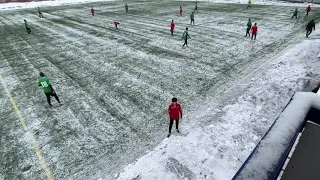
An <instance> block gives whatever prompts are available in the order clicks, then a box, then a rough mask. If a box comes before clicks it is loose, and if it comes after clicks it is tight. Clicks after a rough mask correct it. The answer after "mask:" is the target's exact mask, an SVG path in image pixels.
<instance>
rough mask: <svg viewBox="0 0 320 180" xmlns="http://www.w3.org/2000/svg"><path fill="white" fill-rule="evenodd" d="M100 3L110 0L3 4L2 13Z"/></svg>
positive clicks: (63, 0) (57, 0) (68, 0)
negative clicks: (3, 11)
mask: <svg viewBox="0 0 320 180" xmlns="http://www.w3.org/2000/svg"><path fill="white" fill-rule="evenodd" d="M100 1H110V0H54V1H37V2H24V3H1V4H0V11H1V10H13V9H25V8H36V7H43V6H60V5H69V4H81V3H92V2H100Z"/></svg>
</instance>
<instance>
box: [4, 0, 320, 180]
mask: <svg viewBox="0 0 320 180" xmlns="http://www.w3.org/2000/svg"><path fill="white" fill-rule="evenodd" d="M128 5H129V13H128V14H126V13H125V9H124V3H123V2H104V3H94V4H80V5H68V6H57V7H47V8H46V7H43V8H42V11H43V15H44V17H45V18H43V19H40V18H38V16H37V10H36V9H25V10H17V11H4V12H1V13H0V73H1V75H2V78H1V82H2V83H1V84H0V92H1V93H0V104H1V109H0V113H1V116H0V138H1V143H0V155H1V161H0V179H34V180H36V179H45V178H46V177H47V172H46V171H44V170H43V166H42V165H41V164H40V163H39V158H38V154H36V152H37V149H38V150H39V151H40V152H41V153H42V156H43V158H44V159H45V163H46V164H47V165H48V168H49V170H50V171H51V172H52V174H53V176H54V178H55V179H95V178H96V177H104V178H106V179H111V178H113V177H114V174H117V173H119V172H120V171H122V168H123V167H124V165H126V164H127V163H129V162H133V161H134V160H135V158H137V157H139V156H141V155H142V154H143V153H144V152H145V151H146V150H148V149H152V148H153V147H154V146H155V145H156V144H157V143H159V142H160V141H161V140H162V139H164V138H165V137H166V133H167V126H168V120H167V105H168V103H169V102H170V100H171V98H172V97H174V96H175V97H178V100H179V101H180V102H181V103H182V106H183V108H184V111H185V112H188V111H190V112H192V111H194V110H195V109H197V108H199V106H201V103H200V102H201V100H202V99H206V98H208V97H215V96H220V95H221V94H222V92H223V91H224V90H225V89H227V88H228V87H230V86H232V85H233V84H236V83H237V81H238V80H239V79H241V78H242V77H245V76H246V75H248V74H249V73H250V72H252V70H254V69H256V68H257V67H259V66H260V65H261V64H263V63H266V62H267V61H268V59H269V58H272V57H273V56H275V55H276V54H277V53H279V52H281V51H282V50H283V49H285V48H286V47H288V46H289V45H290V44H294V43H296V42H298V41H299V38H298V36H299V37H301V36H300V35H301V34H303V33H304V28H305V24H306V22H307V19H305V18H303V14H299V15H300V17H299V19H298V20H292V19H291V15H292V12H293V11H292V10H293V9H294V8H293V7H280V6H258V5H257V6H254V7H253V8H251V9H246V5H240V4H227V5H226V4H209V3H199V4H198V9H199V13H198V14H195V23H196V25H195V26H191V25H189V23H190V19H189V15H190V13H191V11H192V9H193V8H194V4H193V2H186V1H183V2H178V1H174V2H154V1H134V2H130V3H128ZM92 6H93V7H94V8H95V10H96V14H95V16H91V14H90V8H91V7H92ZM179 6H182V7H183V10H184V11H183V16H182V17H180V15H179ZM300 11H302V9H301V10H300ZM311 17H313V18H315V20H316V21H317V20H319V19H320V11H319V10H318V9H316V8H314V9H313V11H312V13H311ZM248 18H251V19H252V22H253V23H256V22H257V23H258V27H259V32H258V35H257V40H256V42H252V41H250V39H249V38H248V37H246V38H245V37H243V36H244V35H245V30H246V22H247V20H248ZM24 19H26V20H27V21H28V22H29V25H30V28H31V30H32V33H31V34H30V35H28V34H27V33H26V31H25V30H24V27H23V20H24ZM172 19H173V20H174V21H175V22H176V28H175V31H174V35H173V36H171V34H170V31H169V26H170V22H171V20H172ZM114 20H118V21H119V22H120V25H119V29H115V28H114V25H113V21H114ZM186 27H188V28H189V34H190V37H191V39H189V41H188V45H189V47H188V48H182V44H183V41H182V39H181V37H182V33H183V31H184V29H185V28H186ZM297 35H298V36H297ZM39 71H43V72H44V73H45V74H46V75H47V76H48V77H49V79H50V80H51V81H52V84H53V87H54V88H55V89H56V91H57V93H58V95H59V96H60V99H61V101H62V103H63V105H62V106H58V105H57V103H56V101H55V99H52V103H53V106H54V107H53V108H49V107H48V105H47V102H46V99H45V95H44V94H43V92H42V90H41V88H39V87H37V86H36V83H35V82H36V80H37V78H38V73H39ZM7 92H10V94H11V99H10V98H9V97H8V96H9V95H8V93H7ZM13 100H14V102H15V104H16V105H17V107H18V109H19V110H20V112H21V115H22V116H21V117H22V118H21V117H18V116H17V113H16V111H15V110H14V108H13V106H12V101H13ZM271 121H272V120H271ZM21 122H25V123H26V125H27V129H26V128H24V126H22V124H21ZM182 123H183V122H182ZM182 131H183V129H182ZM33 138H34V139H35V141H36V144H37V147H35V146H34V145H33V144H32V143H30V141H31V140H32V139H33ZM30 139H31V140H30ZM35 151H36V152H35Z"/></svg>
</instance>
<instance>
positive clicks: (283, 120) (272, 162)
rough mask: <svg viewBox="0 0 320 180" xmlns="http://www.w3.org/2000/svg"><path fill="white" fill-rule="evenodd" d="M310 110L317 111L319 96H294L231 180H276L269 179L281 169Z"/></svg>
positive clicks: (300, 94) (310, 94)
mask: <svg viewBox="0 0 320 180" xmlns="http://www.w3.org/2000/svg"><path fill="white" fill-rule="evenodd" d="M311 108H316V109H320V96H319V95H318V94H315V93H311V92H298V93H296V94H295V95H294V97H293V99H292V101H291V102H290V104H289V105H288V106H287V108H286V109H285V110H284V111H283V113H282V114H281V115H280V116H279V118H278V119H277V121H275V123H274V125H273V126H272V127H271V129H270V131H268V133H267V134H266V136H265V137H264V138H263V139H262V140H261V141H260V143H259V144H258V146H257V148H256V149H255V151H254V152H253V153H252V157H251V158H250V159H248V161H247V162H246V163H245V164H244V166H243V167H242V169H241V171H239V173H238V174H237V176H235V177H234V180H247V179H270V178H275V177H270V176H275V175H276V174H274V173H276V172H275V170H276V169H277V168H278V166H280V167H281V164H279V160H280V159H281V158H282V155H283V153H284V152H285V151H286V149H287V148H290V147H289V146H290V145H291V144H292V141H294V138H295V136H296V135H297V133H298V132H299V130H300V129H301V125H302V124H303V123H304V121H305V117H306V115H307V114H308V112H309V110H310V109H311ZM284 158H285V157H284Z"/></svg>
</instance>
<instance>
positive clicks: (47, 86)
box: [38, 72, 61, 107]
mask: <svg viewBox="0 0 320 180" xmlns="http://www.w3.org/2000/svg"><path fill="white" fill-rule="evenodd" d="M39 75H40V77H41V78H40V79H39V80H38V86H42V88H43V91H44V94H45V95H46V96H47V101H48V103H49V106H50V107H52V105H51V97H50V96H54V97H55V98H56V100H57V101H58V102H59V104H61V102H60V100H59V97H58V96H57V94H56V92H55V91H54V89H53V88H52V86H51V83H50V81H49V79H48V78H47V77H45V75H44V73H43V72H40V73H39Z"/></svg>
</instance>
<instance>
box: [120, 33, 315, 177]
mask: <svg viewBox="0 0 320 180" xmlns="http://www.w3.org/2000/svg"><path fill="white" fill-rule="evenodd" d="M318 33H320V31H319V30H316V31H315V32H314V34H313V35H314V36H316V34H318ZM301 38H304V37H303V35H301ZM319 49H320V39H317V38H312V39H311V38H309V39H306V40H304V41H303V42H302V43H300V44H297V45H295V46H294V47H290V49H287V50H285V53H282V54H279V55H277V57H274V59H269V60H267V62H266V64H265V65H263V66H262V67H260V68H258V69H257V70H256V71H255V72H253V73H252V74H251V75H249V76H248V77H247V79H245V80H243V81H242V82H240V83H239V84H240V85H238V86H237V87H233V88H232V89H230V90H227V91H226V92H225V93H224V96H229V97H230V96H234V97H233V102H231V103H230V102H227V103H226V104H227V105H225V106H224V107H222V108H220V107H219V106H218V105H217V104H218V103H221V101H220V102H218V100H216V99H210V98H208V101H207V102H204V103H202V104H201V106H200V107H198V110H196V111H194V112H186V114H185V115H184V119H183V120H182V123H181V125H182V126H181V131H182V134H181V135H177V134H175V133H173V135H172V136H171V137H170V138H168V139H164V140H163V141H162V142H161V143H160V144H159V145H158V146H157V147H156V148H154V149H153V150H152V151H150V152H147V154H146V155H144V156H143V157H141V158H139V159H138V160H137V161H136V162H135V163H134V164H130V165H128V166H126V167H125V169H124V172H123V173H120V174H119V175H116V177H117V178H118V179H119V180H127V179H133V178H139V179H141V180H149V179H219V180H229V179H231V178H232V177H233V175H234V174H235V173H236V172H237V170H238V169H239V168H240V167H241V165H242V163H243V162H244V161H245V160H246V158H247V157H248V156H249V154H250V153H251V152H252V150H253V149H254V147H255V146H256V144H257V143H258V142H259V140H260V139H261V138H262V136H263V135H264V134H265V133H266V131H267V130H268V128H269V127H270V125H271V124H272V123H273V121H274V120H275V119H276V117H277V116H278V115H279V114H280V113H281V111H282V109H283V108H284V107H285V105H286V104H287V102H288V101H289V100H290V98H291V97H292V95H293V94H294V93H295V91H299V90H301V89H303V88H304V87H305V84H306V83H308V81H310V80H312V79H313V77H312V74H313V73H312V72H317V71H319V69H320V66H319V65H317V64H316V63H317V61H318V57H317V56H318V54H319ZM310 64H312V65H311V66H310ZM253 77H254V78H253ZM237 93H238V94H237ZM235 94H236V95H235ZM294 111H295V110H294ZM292 116H294V114H293V115H292ZM290 117H291V116H289V117H288V118H290ZM299 118H300V117H299ZM289 124H291V125H295V123H291V122H289ZM280 128H281V127H280ZM282 128H283V127H282ZM286 132H288V131H286ZM282 135H284V134H277V136H282ZM273 139H274V138H270V139H269V140H273ZM269 143H270V144H273V142H269ZM277 143H278V142H274V144H273V145H272V147H274V148H273V150H272V151H265V152H264V158H263V159H262V161H266V160H268V157H269V156H270V157H271V156H273V153H279V152H280V151H281V150H282V147H283V145H282V144H279V145H278V144H277ZM277 145H278V146H277ZM276 150H278V151H276ZM267 162H269V163H270V161H266V163H267Z"/></svg>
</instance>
